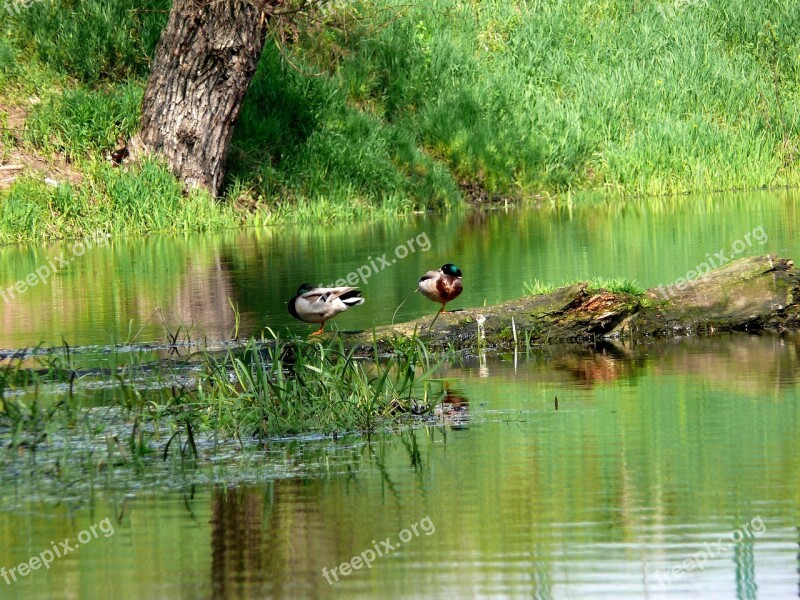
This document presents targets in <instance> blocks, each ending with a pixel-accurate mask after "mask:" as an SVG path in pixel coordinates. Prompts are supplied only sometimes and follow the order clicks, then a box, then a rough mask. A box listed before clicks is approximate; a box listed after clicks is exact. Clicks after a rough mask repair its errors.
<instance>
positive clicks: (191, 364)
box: [0, 335, 445, 462]
mask: <svg viewBox="0 0 800 600" xmlns="http://www.w3.org/2000/svg"><path fill="white" fill-rule="evenodd" d="M170 353H172V351H170ZM444 359H445V358H444V357H439V358H438V359H437V360H434V359H433V357H432V355H431V354H430V353H429V352H428V350H427V349H426V347H425V346H424V344H423V343H422V341H421V340H419V338H416V337H415V338H413V339H411V340H398V341H397V342H396V343H395V344H394V347H393V349H392V351H391V352H389V353H388V354H385V355H378V354H377V348H372V350H371V356H370V358H369V359H366V358H363V357H359V356H357V354H356V349H355V348H350V349H346V348H345V345H344V342H343V340H342V339H341V338H340V337H339V336H332V337H331V338H330V339H327V340H314V341H307V340H304V339H299V338H290V339H281V338H280V337H278V336H276V335H272V337H271V338H270V339H267V340H261V341H258V342H257V341H255V340H254V339H250V340H249V341H248V342H247V343H246V344H244V345H243V346H237V347H236V348H231V349H228V350H226V351H224V352H223V351H215V352H211V351H208V350H202V351H199V352H194V353H191V354H190V355H189V356H184V357H171V358H170V357H163V356H162V357H159V356H158V355H157V354H154V352H153V351H152V350H144V349H142V350H140V351H135V350H133V351H126V352H120V351H118V350H117V349H116V347H109V348H108V349H107V350H99V349H96V348H95V349H92V350H90V351H87V353H86V354H76V353H75V352H74V351H73V350H71V349H70V348H69V346H67V345H66V344H65V346H64V348H62V349H50V350H47V351H45V350H34V351H27V352H19V353H16V354H14V355H12V356H7V357H5V358H4V359H3V360H2V362H0V430H5V431H7V432H8V433H9V434H10V438H9V439H10V440H11V443H10V444H9V447H10V448H15V447H20V446H25V447H28V446H30V445H31V444H34V445H36V444H40V443H41V444H43V445H45V446H46V445H47V443H48V442H49V441H50V440H56V439H61V440H63V441H64V444H66V445H67V446H68V444H67V440H69V439H71V438H73V437H75V438H80V439H81V440H82V443H84V444H86V443H87V442H88V444H89V446H90V447H95V449H96V450H97V448H102V449H106V446H107V444H109V443H110V442H109V439H113V440H119V439H128V440H131V443H130V444H129V446H130V448H129V452H130V454H129V456H127V457H126V459H125V461H124V462H127V461H128V460H131V459H132V457H134V456H140V457H141V456H144V455H145V454H148V453H151V452H156V453H162V452H166V450H167V449H165V443H166V442H167V439H171V437H174V436H175V434H176V433H178V432H182V434H183V435H190V436H191V437H192V439H193V444H194V440H197V443H196V445H197V446H201V447H202V449H204V450H206V451H211V448H210V447H209V444H212V447H213V445H214V444H216V443H217V442H218V441H220V440H226V439H238V440H247V439H256V438H258V439H264V438H268V437H274V436H280V435H289V434H300V433H319V434H332V433H333V434H336V433H346V432H371V431H375V430H376V429H377V428H379V427H381V426H392V425H395V424H397V423H398V422H399V419H402V418H403V417H404V416H407V415H411V414H415V415H419V414H423V413H425V412H426V411H428V410H430V409H432V408H433V407H434V406H435V405H436V404H437V403H438V402H439V401H441V399H442V397H443V395H444V392H443V390H442V389H441V388H442V386H441V382H440V381H439V380H436V379H434V378H433V373H434V372H435V371H436V370H437V369H438V368H439V366H440V365H441V364H442V362H443V361H444ZM43 432H46V433H47V435H45V436H44V438H42V433H43ZM170 436H171V437H170ZM209 440H213V443H212V442H210V441H209ZM116 444H117V442H116V441H115V442H114V444H113V445H114V446H116ZM98 452H99V450H98ZM104 452H105V450H104V451H103V452H100V453H101V454H103V453H104Z"/></svg>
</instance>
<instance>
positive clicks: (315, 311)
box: [289, 283, 364, 335]
mask: <svg viewBox="0 0 800 600" xmlns="http://www.w3.org/2000/svg"><path fill="white" fill-rule="evenodd" d="M359 304H364V297H363V296H362V295H361V292H360V291H359V289H358V288H353V287H332V288H325V287H314V286H312V285H311V284H310V283H303V284H302V285H300V287H299V288H297V294H296V295H295V296H294V297H293V298H292V299H291V300H289V314H290V315H292V316H293V317H294V318H295V319H299V320H301V321H303V322H305V323H320V326H319V329H318V330H316V331H315V332H313V333H312V334H311V335H319V334H321V333H322V332H323V330H324V329H325V321H329V320H331V319H332V318H333V317H335V316H336V315H338V314H341V313H343V312H344V311H346V310H347V309H348V308H350V307H351V306H358V305H359Z"/></svg>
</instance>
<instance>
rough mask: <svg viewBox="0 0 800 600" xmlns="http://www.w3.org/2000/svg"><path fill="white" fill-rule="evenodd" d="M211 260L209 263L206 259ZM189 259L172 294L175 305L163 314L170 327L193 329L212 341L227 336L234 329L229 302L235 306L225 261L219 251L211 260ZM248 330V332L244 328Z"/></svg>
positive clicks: (233, 317) (232, 314) (216, 250)
mask: <svg viewBox="0 0 800 600" xmlns="http://www.w3.org/2000/svg"><path fill="white" fill-rule="evenodd" d="M209 258H210V260H209ZM209 258H205V259H199V260H198V259H196V258H194V257H189V259H188V262H187V265H186V270H185V274H184V276H183V278H182V279H181V282H180V284H179V285H178V289H177V290H176V293H175V304H174V306H173V307H172V308H171V309H168V310H166V311H164V312H165V317H166V319H167V322H168V323H169V327H170V328H171V329H172V330H174V328H175V327H177V326H178V325H182V326H184V327H187V326H189V325H191V326H192V327H193V329H194V328H196V327H199V328H200V331H199V332H198V333H203V334H206V335H210V336H212V337H214V338H222V337H227V336H228V335H229V334H230V333H231V332H232V331H233V330H234V328H235V326H236V317H235V315H234V313H233V309H232V308H231V305H230V302H229V300H230V301H232V302H233V303H234V305H235V304H236V296H235V291H234V286H233V282H232V281H231V275H230V268H229V266H228V263H227V261H226V260H225V259H224V258H223V257H222V256H221V254H220V251H219V248H218V247H217V248H214V250H213V254H212V256H211V257H209ZM245 331H247V329H245Z"/></svg>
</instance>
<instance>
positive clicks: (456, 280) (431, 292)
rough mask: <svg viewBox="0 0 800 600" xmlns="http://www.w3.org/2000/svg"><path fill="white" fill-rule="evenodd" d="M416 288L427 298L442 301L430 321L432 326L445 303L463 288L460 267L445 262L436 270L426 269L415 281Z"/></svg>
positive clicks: (455, 296) (456, 295)
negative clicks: (440, 306)
mask: <svg viewBox="0 0 800 600" xmlns="http://www.w3.org/2000/svg"><path fill="white" fill-rule="evenodd" d="M417 288H418V289H419V291H420V292H422V295H423V296H425V297H426V298H428V299H429V300H433V301H434V302H441V303H442V308H440V309H439V312H438V313H436V316H435V317H434V318H433V321H431V327H433V324H434V323H435V322H436V319H438V318H439V315H440V314H441V313H442V312H444V307H445V305H446V304H447V303H448V302H450V301H451V300H454V299H455V298H457V297H458V295H459V294H460V293H461V291H462V290H463V287H462V285H461V269H459V268H458V267H457V266H455V265H454V264H452V263H447V264H445V265H442V268H441V269H439V270H437V271H428V272H427V273H425V275H423V276H422V277H420V279H419V281H418V282H417Z"/></svg>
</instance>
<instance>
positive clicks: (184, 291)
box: [0, 192, 800, 599]
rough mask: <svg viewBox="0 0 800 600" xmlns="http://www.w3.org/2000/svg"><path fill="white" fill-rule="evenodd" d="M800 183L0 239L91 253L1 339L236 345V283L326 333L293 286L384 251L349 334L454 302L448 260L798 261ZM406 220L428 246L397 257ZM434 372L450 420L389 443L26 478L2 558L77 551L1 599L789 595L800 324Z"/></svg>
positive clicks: (13, 315) (481, 361) (327, 445)
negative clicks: (426, 213)
mask: <svg viewBox="0 0 800 600" xmlns="http://www.w3.org/2000/svg"><path fill="white" fill-rule="evenodd" d="M797 200H798V197H797V195H796V194H794V195H793V194H792V193H788V192H787V193H781V194H774V193H771V194H767V193H759V194H748V195H744V194H742V195H736V196H730V197H726V196H713V197H708V198H700V199H698V198H683V199H679V200H677V201H676V200H675V199H668V200H666V199H665V200H663V201H662V200H647V201H644V200H642V201H631V202H629V203H627V204H625V205H621V204H613V203H606V202H601V201H598V202H596V203H587V204H586V205H580V206H578V205H576V206H574V207H567V208H558V209H550V208H545V209H541V210H530V209H509V210H507V211H506V210H497V211H492V212H488V213H479V214H466V215H451V216H448V217H443V218H434V217H420V218H418V219H416V220H414V221H413V222H409V223H404V224H396V225H395V224H390V225H387V224H382V225H351V226H346V227H341V226H336V227H333V226H330V227H328V226H320V227H319V228H318V229H317V230H316V231H311V230H308V231H306V230H298V229H281V230H274V231H249V232H244V233H239V234H235V235H234V234H232V235H223V236H211V237H193V238H187V239H175V238H166V239H165V238H152V239H149V240H111V241H110V243H108V244H107V245H98V246H97V247H95V248H93V249H91V250H87V251H86V252H85V253H82V255H81V256H73V255H71V254H70V252H71V250H70V247H69V244H60V245H55V246H51V247H33V248H4V249H2V250H0V267H2V269H0V289H4V290H7V289H8V288H9V286H13V285H14V282H16V281H17V280H20V279H22V278H24V277H25V276H26V275H27V273H29V272H31V271H32V270H34V269H35V268H36V267H37V266H41V265H42V264H46V263H47V262H48V260H50V259H51V257H53V256H55V255H59V256H60V255H62V254H63V255H64V256H66V257H67V258H68V259H71V260H70V262H69V265H68V266H65V267H64V268H63V269H62V270H60V271H59V272H58V273H57V274H55V275H53V276H52V277H51V278H49V279H48V281H47V282H46V283H44V282H41V283H40V284H37V285H35V286H33V287H32V288H31V289H29V290H27V291H26V292H25V293H23V294H19V295H18V296H17V297H16V298H14V299H13V300H11V301H10V302H5V303H3V305H2V307H3V313H2V314H3V329H2V332H0V336H1V339H0V348H5V349H12V348H20V347H24V346H30V345H33V344H36V343H39V342H44V343H45V344H48V345H57V344H60V343H61V341H62V338H63V339H64V340H66V341H68V342H69V343H70V344H71V345H73V346H81V345H91V344H106V343H109V341H111V340H115V341H118V342H126V341H127V342H136V343H154V342H156V343H157V342H160V341H163V340H164V336H165V333H164V332H165V328H167V329H169V330H170V331H172V332H175V331H176V330H177V328H178V326H182V329H181V331H189V335H190V336H191V337H192V338H193V339H199V338H201V337H207V338H208V339H210V340H219V339H224V338H227V337H229V336H230V334H231V331H232V330H233V329H234V328H235V327H236V322H235V318H234V315H233V311H232V310H230V307H229V306H228V299H229V298H230V299H231V301H232V302H233V303H234V304H235V305H236V306H238V310H239V314H240V317H241V321H240V324H239V334H240V335H250V334H253V333H255V334H257V333H258V332H259V331H261V330H262V328H264V327H271V328H273V329H280V330H285V328H287V327H288V328H290V329H291V330H293V331H295V332H308V331H310V330H311V328H312V326H309V325H304V324H302V323H298V322H294V321H293V320H292V318H291V317H290V316H289V315H288V313H287V312H286V300H287V299H288V298H289V297H291V296H292V295H293V293H294V289H295V288H296V287H297V285H299V283H301V282H303V281H306V280H308V281H311V282H314V283H329V282H331V281H335V279H337V278H339V277H346V276H347V274H348V273H350V272H353V271H356V270H357V269H358V268H359V267H361V266H363V265H366V264H369V263H370V257H371V259H372V260H375V259H376V257H377V256H382V255H383V253H387V254H386V257H384V260H387V261H388V262H389V263H390V264H389V266H387V267H385V268H383V269H380V270H378V271H377V272H371V274H370V277H369V278H368V279H367V283H366V284H365V285H362V288H363V290H364V294H365V296H366V298H367V302H366V303H365V304H364V305H363V306H360V307H357V308H354V309H353V310H351V311H349V312H348V313H346V314H344V315H341V316H340V317H339V318H337V320H336V321H334V322H333V323H332V324H331V325H332V327H333V328H336V327H337V326H338V327H339V328H342V329H365V328H368V327H370V326H372V325H373V324H375V325H379V324H384V323H389V322H391V321H392V319H395V320H396V321H401V320H406V319H409V318H413V317H416V316H419V315H422V314H425V313H426V312H433V311H435V310H436V306H435V305H434V304H433V303H431V302H428V301H426V300H425V299H424V298H419V297H417V296H418V295H417V294H414V293H412V290H413V289H414V288H415V284H416V279H417V278H418V277H419V275H420V274H421V273H422V272H424V271H425V270H426V269H428V268H432V267H437V266H440V265H441V264H442V263H443V262H447V261H452V262H456V263H457V264H458V265H459V266H460V267H461V268H462V270H463V272H464V282H465V292H464V294H463V295H462V296H461V297H460V298H459V300H458V301H457V302H456V303H454V304H460V305H462V306H475V305H480V304H482V303H484V302H486V303H494V302H498V301H501V300H505V299H509V298H513V297H517V296H520V295H522V294H523V293H524V289H523V286H524V283H525V282H531V281H533V280H534V279H539V280H542V281H545V282H562V281H572V280H576V279H581V278H586V277H588V276H602V277H617V276H621V277H626V278H632V279H636V280H638V281H639V282H640V283H641V284H643V285H646V286H655V285H659V284H669V283H671V282H672V281H674V280H675V279H676V278H677V277H681V276H685V275H686V273H687V271H689V270H690V269H693V268H694V267H695V266H697V265H699V264H700V263H702V262H703V261H707V260H710V259H712V258H713V257H714V256H715V255H717V254H718V253H719V252H723V253H724V254H725V256H726V257H727V256H729V255H731V254H732V253H734V252H737V253H739V254H740V255H748V254H762V253H765V252H777V253H779V254H781V255H784V256H790V257H794V258H797V257H798V256H800V252H799V251H800V242H798V236H797V235H796V231H795V229H796V227H797V223H798V219H797V216H796V214H795V207H796V205H797ZM421 236H422V237H421ZM410 239H414V240H415V248H416V250H415V252H409V253H408V255H407V256H405V257H403V258H399V254H397V253H396V251H395V250H396V248H397V247H399V246H400V244H406V242H407V241H408V240H410ZM426 239H427V240H429V242H430V247H429V249H428V250H427V251H423V248H425V247H427V242H426ZM401 254H402V252H401ZM393 259H396V262H395V263H393V264H392V262H391V261H392V260H393ZM372 271H374V269H372ZM363 272H364V273H366V271H363ZM184 328H186V329H184ZM441 375H442V376H443V377H447V378H449V383H448V385H449V387H450V390H449V396H448V397H449V402H448V404H446V405H445V406H444V407H443V409H442V410H441V411H440V415H439V421H438V422H437V423H436V424H429V425H426V426H419V427H416V428H413V429H408V430H404V431H402V432H398V433H386V434H381V435H378V436H376V437H373V438H372V439H367V438H365V437H362V436H357V435H348V436H344V437H342V438H340V439H338V440H331V439H314V438H298V439H286V440H271V441H269V443H267V444H265V445H262V446H256V445H254V444H253V442H247V441H245V447H246V449H245V451H243V452H242V451H240V450H238V446H237V447H236V449H234V450H233V451H229V452H228V455H227V457H226V460H225V461H224V465H222V464H217V462H216V460H215V459H214V458H213V457H211V458H208V459H207V460H204V461H202V464H201V466H200V467H199V468H198V469H197V470H196V471H187V472H180V473H170V474H169V475H170V476H169V478H167V479H168V483H165V482H164V481H161V480H158V478H156V479H147V478H142V479H138V478H136V477H135V476H133V477H130V475H128V477H129V479H128V480H124V481H123V482H122V483H120V481H119V480H114V481H113V484H108V481H109V478H110V477H112V478H113V475H105V476H100V475H98V476H97V477H96V481H94V479H93V481H94V483H93V484H92V485H91V486H90V487H89V488H88V489H87V488H86V487H85V486H83V487H80V491H79V492H75V491H72V490H70V488H69V486H68V485H67V486H66V487H65V488H64V489H63V490H62V491H61V493H60V495H59V494H53V491H52V490H53V486H52V485H49V484H48V482H42V483H41V491H37V489H36V485H33V486H32V485H30V484H28V483H25V479H24V478H25V472H24V470H23V471H20V472H19V473H18V477H17V479H16V482H17V483H14V481H15V480H14V479H13V478H11V477H9V476H8V475H7V474H6V476H4V477H3V480H4V482H5V483H4V485H3V486H2V490H1V491H0V540H2V544H0V567H3V568H5V569H6V571H5V573H8V571H9V570H10V569H11V568H12V567H18V565H19V564H20V563H23V562H27V561H29V560H30V557H33V556H39V557H41V558H42V559H45V558H48V555H47V554H46V551H51V550H52V549H53V548H54V547H55V548H60V552H67V553H66V555H65V556H62V557H60V558H59V557H55V558H53V559H52V564H49V565H48V568H47V569H45V568H44V567H40V568H39V569H38V570H34V571H32V572H30V573H28V574H25V575H21V574H19V572H18V571H16V572H15V574H14V576H16V579H17V581H14V580H13V579H14V576H12V575H10V574H9V575H8V583H7V582H6V581H5V580H4V578H5V577H6V575H4V574H3V573H4V572H3V571H2V570H0V598H6V597H8V598H109V597H113V598H118V599H122V598H140V597H154V598H315V597H318V598H327V597H342V598H344V597H347V598H372V597H390V598H410V597H426V598H427V597H495V598H512V597H536V598H590V597H608V598H621V597H630V598H642V597H648V598H684V597H702V598H717V597H718V598H731V597H737V598H787V597H795V596H797V594H798V591H799V590H800V569H799V567H800V453H798V452H797V448H798V447H799V445H800V385H799V384H800V338H798V337H797V336H783V337H779V336H772V335H763V336H712V337H706V338H695V339H682V340H669V341H663V342H658V343H656V342H653V343H651V344H642V345H637V346H628V345H626V344H618V343H608V344H603V345H601V346H598V347H597V348H594V349H583V350H576V349H575V348H560V347H555V348H548V349H544V350H538V351H535V352H534V353H530V354H521V355H519V356H516V357H515V356H513V355H502V356H497V355H489V356H481V357H467V358H466V359H465V360H464V363H463V364H461V365H452V366H447V367H445V368H443V369H442V373H441ZM0 441H2V440H0ZM3 445H4V446H5V445H6V444H3ZM2 451H4V452H8V450H5V449H4V450H2ZM231 455H232V456H233V460H231ZM30 460H34V458H31V459H30ZM104 477H105V479H104ZM37 485H38V484H37ZM92 527H94V530H93V531H92ZM62 543H67V545H68V546H69V547H71V548H73V549H72V550H71V551H66V550H65V549H64V547H63V546H61V544H62ZM354 557H359V558H360V560H358V559H356V558H354ZM365 561H366V562H370V563H372V564H371V567H369V568H367V566H366V565H365V564H364V563H365ZM345 563H349V565H346V566H343V565H344V564H345ZM31 566H34V565H33V564H31ZM334 569H336V570H334ZM348 571H349V572H348Z"/></svg>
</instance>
